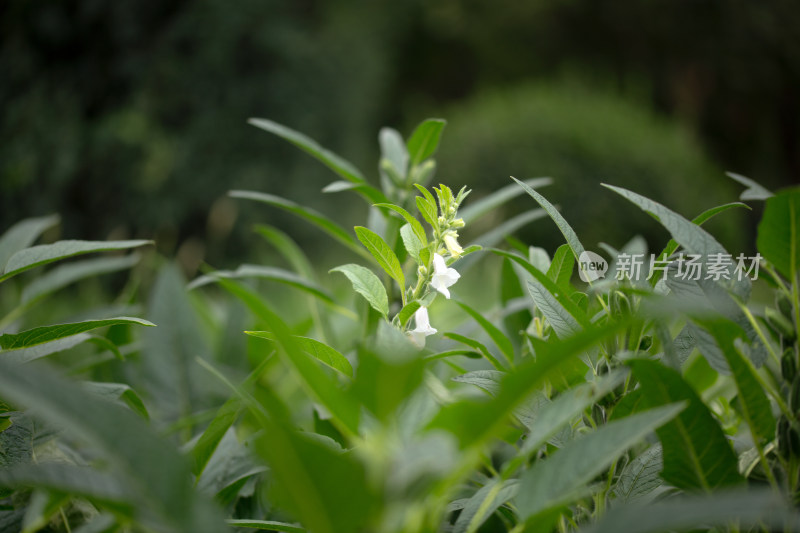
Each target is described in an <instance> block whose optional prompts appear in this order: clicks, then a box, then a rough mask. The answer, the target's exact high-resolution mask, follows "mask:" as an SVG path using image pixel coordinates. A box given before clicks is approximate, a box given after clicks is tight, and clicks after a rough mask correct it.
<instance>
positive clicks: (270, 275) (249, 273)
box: [187, 265, 335, 304]
mask: <svg viewBox="0 0 800 533" xmlns="http://www.w3.org/2000/svg"><path fill="white" fill-rule="evenodd" d="M221 278H225V279H241V278H263V279H268V280H270V281H277V282H278V283H283V284H285V285H289V286H291V287H295V288H297V289H300V290H302V291H304V292H307V293H308V294H311V295H312V296H314V297H316V298H319V299H320V300H322V301H324V302H326V303H329V304H334V303H335V302H334V300H333V296H331V295H330V294H329V293H328V292H327V291H326V290H325V289H323V288H322V287H320V286H319V285H317V284H316V283H314V282H313V281H310V280H308V279H306V278H304V277H302V276H299V275H297V274H295V273H294V272H291V271H289V270H284V269H282V268H275V267H268V266H261V265H241V266H240V267H239V268H237V269H236V270H234V271H230V270H218V271H216V272H212V273H211V274H207V275H205V276H199V277H197V278H195V279H194V280H192V282H191V283H189V285H188V286H187V289H189V290H192V289H196V288H198V287H202V286H203V285H208V284H209V283H214V282H215V281H217V280H219V279H221Z"/></svg>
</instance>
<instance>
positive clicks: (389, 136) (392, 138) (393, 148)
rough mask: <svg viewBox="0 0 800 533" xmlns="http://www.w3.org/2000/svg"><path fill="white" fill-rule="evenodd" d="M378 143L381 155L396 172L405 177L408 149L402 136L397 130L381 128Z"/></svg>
mask: <svg viewBox="0 0 800 533" xmlns="http://www.w3.org/2000/svg"><path fill="white" fill-rule="evenodd" d="M378 143H379V144H380V145H381V157H382V158H383V159H385V160H387V161H389V162H390V163H391V164H392V166H393V167H394V169H395V171H396V172H397V174H398V175H399V176H400V177H401V178H403V179H405V177H406V173H407V172H408V150H407V149H406V145H405V143H404V142H403V137H402V136H401V135H400V133H398V132H397V130H393V129H392V128H381V131H380V132H379V133H378Z"/></svg>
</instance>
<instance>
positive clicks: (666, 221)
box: [603, 183, 726, 257]
mask: <svg viewBox="0 0 800 533" xmlns="http://www.w3.org/2000/svg"><path fill="white" fill-rule="evenodd" d="M603 187H606V188H607V189H611V190H612V191H614V192H615V193H617V194H619V195H620V196H622V197H623V198H625V199H626V200H628V201H630V202H631V203H633V204H635V205H636V206H638V207H639V208H640V209H642V210H643V211H645V212H647V213H649V214H650V215H652V216H653V217H655V219H656V220H657V221H658V222H659V223H660V224H661V225H662V226H664V227H665V228H666V229H667V231H669V233H670V235H672V238H673V239H675V240H676V241H677V242H678V243H679V244H680V245H681V246H683V247H684V249H686V251H687V252H689V253H692V254H700V255H702V256H704V257H707V256H709V255H711V254H725V253H726V252H725V248H723V246H722V245H721V244H720V243H719V242H717V240H716V239H715V238H714V237H712V236H711V234H709V233H708V232H707V231H706V230H704V229H702V228H701V227H700V226H698V225H697V224H694V223H692V222H690V221H688V220H686V219H685V218H684V217H682V216H681V215H679V214H678V213H676V212H674V211H672V210H671V209H668V208H666V207H664V206H663V205H661V204H659V203H658V202H654V201H653V200H650V199H649V198H645V197H644V196H642V195H640V194H636V193H635V192H632V191H629V190H627V189H623V188H622V187H614V186H613V185H607V184H605V183H604V184H603Z"/></svg>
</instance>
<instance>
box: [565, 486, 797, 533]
mask: <svg viewBox="0 0 800 533" xmlns="http://www.w3.org/2000/svg"><path fill="white" fill-rule="evenodd" d="M726 524H734V527H733V529H732V530H733V531H750V530H751V529H750V528H755V530H756V531H758V530H762V529H763V528H762V525H766V526H767V528H768V529H769V530H772V531H786V532H789V531H791V532H800V517H798V514H797V512H796V511H794V510H792V509H791V508H789V506H788V505H787V504H786V502H785V501H784V500H783V497H782V495H781V494H779V493H776V492H774V491H771V490H768V489H763V490H739V491H735V492H730V491H727V492H717V493H714V494H713V495H693V496H684V497H679V498H669V499H664V500H662V501H658V502H654V503H648V504H643V503H633V504H629V505H620V506H615V507H612V508H611V509H609V510H608V511H607V512H606V513H605V514H603V516H602V518H600V520H599V521H598V522H597V523H595V524H592V525H589V526H587V527H584V528H582V529H580V533H661V532H664V531H689V530H693V531H697V530H701V531H725V530H726V529H725V528H724V526H725V525H726ZM712 525H719V526H721V527H722V529H709V526H712Z"/></svg>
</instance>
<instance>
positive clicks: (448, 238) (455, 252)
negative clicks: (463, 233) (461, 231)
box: [444, 231, 464, 257]
mask: <svg viewBox="0 0 800 533" xmlns="http://www.w3.org/2000/svg"><path fill="white" fill-rule="evenodd" d="M457 237H458V233H456V232H454V231H451V232H448V233H446V234H445V236H444V245H445V247H446V248H447V251H448V252H449V253H450V255H452V256H453V257H459V256H460V255H461V254H463V253H464V249H463V248H461V245H460V244H458V241H457V240H456V238H457Z"/></svg>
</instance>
